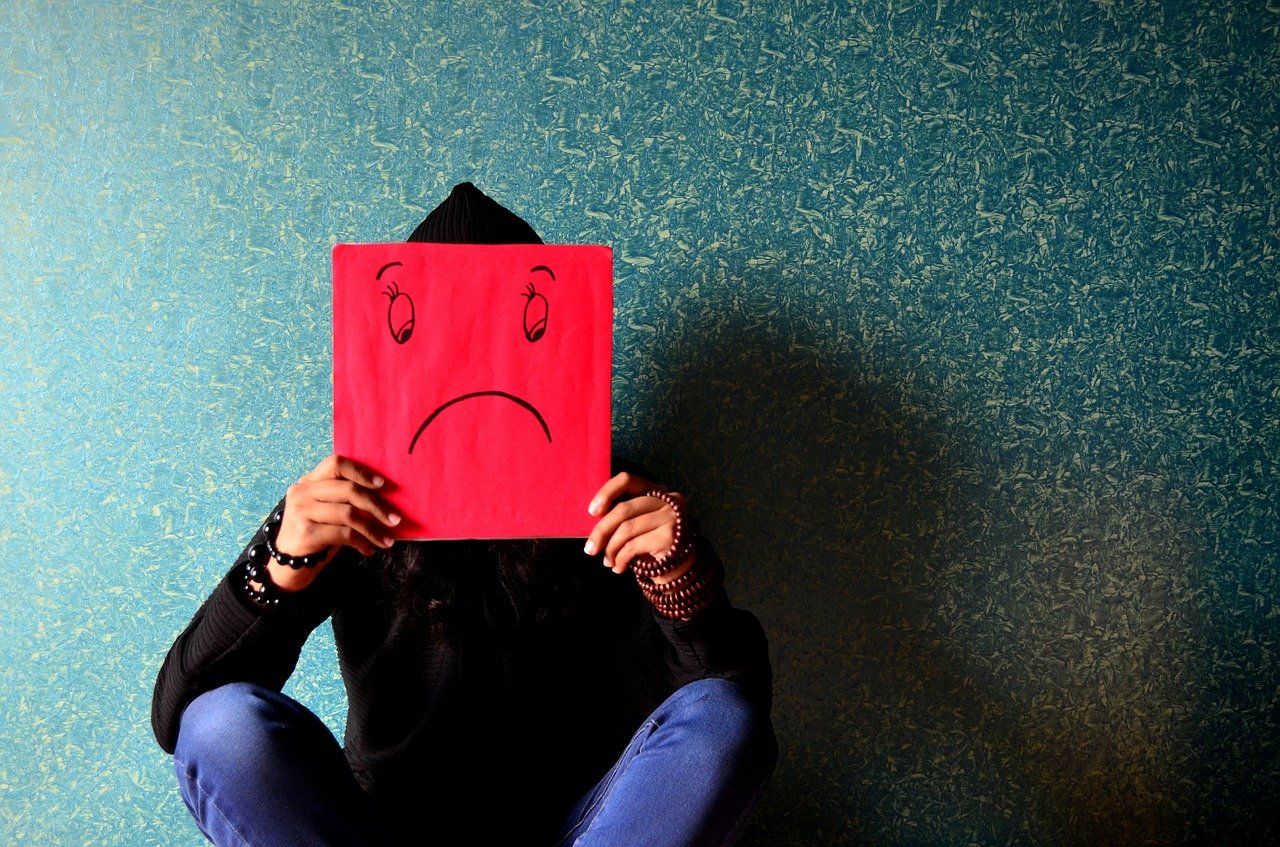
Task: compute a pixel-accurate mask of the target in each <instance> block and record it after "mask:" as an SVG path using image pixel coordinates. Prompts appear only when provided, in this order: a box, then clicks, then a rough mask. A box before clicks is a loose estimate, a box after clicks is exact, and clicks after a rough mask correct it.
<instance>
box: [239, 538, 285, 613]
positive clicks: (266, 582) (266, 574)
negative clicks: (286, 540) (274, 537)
mask: <svg viewBox="0 0 1280 847" xmlns="http://www.w3.org/2000/svg"><path fill="white" fill-rule="evenodd" d="M269 561H271V554H270V552H269V551H268V549H267V546H266V545H265V544H254V545H252V546H251V547H250V548H249V558H248V559H246V560H245V563H244V574H243V577H244V579H243V582H242V587H243V589H244V593H245V596H246V597H248V598H249V599H250V600H252V601H253V602H254V603H255V604H256V605H258V606H261V607H263V608H264V609H269V608H271V607H272V606H278V605H280V589H278V588H276V584H275V583H274V582H272V581H271V572H270V571H269V570H267V563H268V562H269ZM255 582H256V583H257V584H258V585H259V586H261V587H259V588H254V587H253V584H254V583H255Z"/></svg>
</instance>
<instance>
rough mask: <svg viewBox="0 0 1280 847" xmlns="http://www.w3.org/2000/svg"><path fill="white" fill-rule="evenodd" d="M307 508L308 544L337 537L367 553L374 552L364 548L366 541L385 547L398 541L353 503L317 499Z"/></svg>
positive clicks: (331, 540)
mask: <svg viewBox="0 0 1280 847" xmlns="http://www.w3.org/2000/svg"><path fill="white" fill-rule="evenodd" d="M306 511H307V515H306V517H307V519H308V520H307V525H306V526H305V527H304V528H303V538H304V540H305V541H306V542H307V543H308V544H311V543H319V542H320V541H322V540H323V541H324V542H325V545H326V546H328V545H332V544H333V543H335V541H334V539H335V538H336V539H338V540H339V542H340V543H343V544H347V545H349V546H352V547H356V548H357V549H359V550H360V552H362V553H364V554H365V555H366V556H367V555H369V553H371V552H373V551H372V549H369V550H367V551H366V549H362V548H361V547H360V546H359V542H360V541H362V540H363V541H366V542H368V543H369V544H372V545H373V546H376V547H382V548H386V547H390V546H391V545H392V544H394V543H395V539H394V538H392V537H391V535H390V534H389V533H388V532H387V530H386V528H385V527H383V526H382V525H381V524H380V523H379V522H378V521H377V520H375V519H374V518H373V516H371V515H370V514H369V513H368V512H365V511H363V510H361V509H357V508H356V507H355V506H352V505H351V504H350V503H326V502H323V501H317V502H315V503H312V504H311V505H310V506H309V507H308V508H307V510H306ZM353 533H354V534H353ZM286 552H287V551H286Z"/></svg>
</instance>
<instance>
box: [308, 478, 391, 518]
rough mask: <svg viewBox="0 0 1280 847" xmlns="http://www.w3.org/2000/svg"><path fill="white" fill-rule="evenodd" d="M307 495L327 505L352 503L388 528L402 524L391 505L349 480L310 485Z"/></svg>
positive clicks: (335, 480) (323, 481)
mask: <svg viewBox="0 0 1280 847" xmlns="http://www.w3.org/2000/svg"><path fill="white" fill-rule="evenodd" d="M306 494H307V496H308V497H310V498H311V499H312V500H316V501H320V502H326V503H350V504H351V505H353V506H355V507H356V508H358V509H361V510H363V511H365V512H368V513H369V514H371V515H373V516H374V517H375V518H377V519H378V520H379V521H381V522H382V523H384V524H386V525H387V526H396V525H397V524H399V523H400V515H399V513H398V512H396V511H395V509H394V508H393V507H392V505H391V504H390V503H388V502H387V501H386V500H384V499H383V498H382V497H379V496H378V495H377V494H374V493H373V492H371V491H369V489H367V488H365V487H364V486H362V485H360V484H359V483H356V482H352V481H350V480H347V479H326V480H321V481H319V482H312V483H308V485H307V488H306Z"/></svg>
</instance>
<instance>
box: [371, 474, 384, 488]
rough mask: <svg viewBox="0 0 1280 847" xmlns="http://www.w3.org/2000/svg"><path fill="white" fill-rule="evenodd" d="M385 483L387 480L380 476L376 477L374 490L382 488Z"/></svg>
mask: <svg viewBox="0 0 1280 847" xmlns="http://www.w3.org/2000/svg"><path fill="white" fill-rule="evenodd" d="M384 482H386V480H385V479H383V478H382V477H380V476H375V477H374V478H373V487H374V488H381V487H382V483H384Z"/></svg>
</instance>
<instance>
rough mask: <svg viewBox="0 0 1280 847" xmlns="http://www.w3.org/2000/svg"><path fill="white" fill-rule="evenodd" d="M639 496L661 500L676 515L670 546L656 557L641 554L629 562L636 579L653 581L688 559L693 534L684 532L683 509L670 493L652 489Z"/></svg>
mask: <svg viewBox="0 0 1280 847" xmlns="http://www.w3.org/2000/svg"><path fill="white" fill-rule="evenodd" d="M641 496H642V497H653V498H655V499H658V500H661V501H662V502H663V503H666V504H667V505H668V506H670V507H671V511H673V512H675V513H676V522H675V526H674V527H673V530H672V532H673V535H674V537H673V538H672V540H671V546H670V547H668V548H667V549H666V550H663V551H662V552H661V553H659V554H657V555H656V556H655V555H652V554H650V553H643V554H641V555H639V556H636V557H635V558H634V559H632V560H631V570H632V571H633V572H635V575H636V578H637V579H638V578H640V577H644V578H646V579H653V578H654V577H655V576H662V575H663V574H668V573H671V572H672V571H673V570H675V569H676V568H677V567H679V566H680V563H681V562H683V561H684V560H685V559H687V558H688V557H689V554H690V553H692V552H693V537H692V536H693V533H689V532H685V527H684V507H683V506H681V505H680V504H679V503H677V502H676V498H674V497H672V496H671V494H670V492H667V491H662V490H660V489H657V488H652V489H650V490H648V491H646V492H645V493H644V494H643V495H641Z"/></svg>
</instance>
